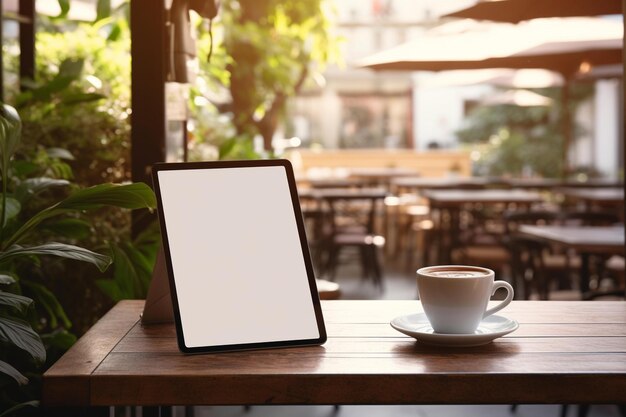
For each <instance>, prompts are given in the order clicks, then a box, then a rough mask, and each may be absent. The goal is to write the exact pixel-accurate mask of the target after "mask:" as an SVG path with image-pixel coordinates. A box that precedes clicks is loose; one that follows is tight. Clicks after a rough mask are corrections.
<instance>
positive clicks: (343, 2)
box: [287, 0, 471, 149]
mask: <svg viewBox="0 0 626 417" xmlns="http://www.w3.org/2000/svg"><path fill="white" fill-rule="evenodd" d="M469 3H471V1H469ZM334 4H335V7H336V34H337V35H338V36H339V37H340V39H341V40H340V50H341V56H342V59H343V60H344V62H343V63H342V65H333V66H331V67H329V68H327V69H326V70H325V71H324V73H323V74H320V76H317V77H315V80H316V84H315V85H313V86H309V87H308V88H307V89H306V90H305V91H304V92H302V93H301V94H300V95H299V96H298V97H297V98H296V99H294V100H293V101H292V103H291V105H290V110H289V116H290V117H289V119H290V126H288V128H287V130H288V132H287V133H290V134H294V135H296V136H299V137H300V138H302V139H303V141H304V144H305V146H306V145H310V144H319V145H320V146H322V147H325V148H392V149H393V148H413V147H425V146H427V144H420V143H419V142H418V141H417V139H418V134H417V132H418V131H420V128H421V126H416V125H415V120H416V117H415V116H416V114H414V113H415V112H416V111H417V110H416V103H417V100H418V98H417V97H415V83H416V81H415V77H414V76H413V75H412V74H411V73H409V72H390V71H387V72H380V73H377V72H374V71H371V70H367V69H358V68H355V67H354V63H355V62H356V61H358V60H359V59H361V58H363V57H365V56H368V55H370V54H372V53H374V52H377V51H381V50H383V49H387V48H391V47H393V46H395V45H398V44H400V43H403V42H405V41H407V40H409V39H413V38H415V37H417V36H419V34H420V33H422V32H423V31H425V30H427V29H429V28H431V27H433V26H435V25H437V24H438V23H439V16H440V15H442V14H444V13H447V12H449V11H451V10H454V9H456V8H460V7H463V6H464V5H467V4H468V1H467V0H439V1H434V0H433V1H428V0H421V1H415V0H370V1H368V2H366V1H363V0H337V1H336V2H335V3H334ZM442 106H443V107H449V106H448V104H447V100H443V102H442ZM441 123H442V124H443V125H450V123H449V122H448V121H447V120H443V121H441ZM424 126H427V124H424ZM419 136H422V135H419ZM423 136H424V137H427V136H437V138H438V136H439V135H438V134H435V135H430V134H424V135H423ZM444 139H449V138H444ZM422 145H423V146H422Z"/></svg>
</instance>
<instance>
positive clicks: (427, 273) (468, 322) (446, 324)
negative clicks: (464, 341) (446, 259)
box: [417, 265, 513, 334]
mask: <svg viewBox="0 0 626 417" xmlns="http://www.w3.org/2000/svg"><path fill="white" fill-rule="evenodd" d="M494 277H495V273H494V272H493V271H492V270H491V269H487V268H482V267H478V266H466V265H440V266H427V267H424V268H420V269H418V270H417V288H418V291H419V294H420V301H421V303H422V307H423V308H424V313H426V317H427V318H428V321H429V322H430V325H431V326H432V328H433V330H434V331H435V332H436V333H452V334H472V333H474V332H475V331H476V329H477V328H478V325H479V324H480V322H481V321H482V320H483V319H484V318H485V317H488V316H490V315H492V314H493V313H495V312H497V311H500V310H502V309H503V308H504V307H506V306H507V305H509V303H510V302H511V300H513V287H512V286H511V284H509V283H508V282H506V281H494ZM498 288H506V290H507V296H506V298H505V299H504V300H503V301H501V302H500V303H499V304H498V305H496V306H495V307H493V308H490V309H488V310H487V303H488V302H489V299H490V298H491V296H492V295H493V294H494V293H495V292H496V290H497V289H498Z"/></svg>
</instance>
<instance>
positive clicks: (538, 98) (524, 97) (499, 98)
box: [481, 90, 552, 107]
mask: <svg viewBox="0 0 626 417" xmlns="http://www.w3.org/2000/svg"><path fill="white" fill-rule="evenodd" d="M481 104H482V105H484V106H499V105H502V104H506V105H510V106H520V107H534V106H550V105H551V104H552V99H551V98H549V97H546V96H542V95H541V94H537V93H533V92H532V91H528V90H508V91H502V92H500V93H495V94H492V95H490V96H489V97H487V98H485V99H484V100H482V101H481Z"/></svg>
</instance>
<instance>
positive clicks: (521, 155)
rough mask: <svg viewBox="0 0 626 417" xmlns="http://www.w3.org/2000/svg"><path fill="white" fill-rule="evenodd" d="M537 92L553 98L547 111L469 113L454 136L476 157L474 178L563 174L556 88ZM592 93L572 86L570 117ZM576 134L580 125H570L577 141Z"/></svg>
mask: <svg viewBox="0 0 626 417" xmlns="http://www.w3.org/2000/svg"><path fill="white" fill-rule="evenodd" d="M538 91H539V92H540V93H541V94H543V95H546V96H549V97H551V98H552V99H553V102H552V103H553V104H552V106H551V107H545V106H533V107H520V106H512V105H499V106H489V107H485V106H481V107H478V108H476V110H475V111H473V112H472V113H470V115H469V116H468V118H467V119H466V121H465V126H464V127H463V129H461V130H459V131H457V132H456V134H457V136H458V137H459V139H460V140H461V142H463V143H466V144H471V145H472V146H473V147H474V151H475V152H476V154H477V155H479V156H480V158H477V160H476V163H475V168H476V170H477V172H476V174H481V175H494V176H500V175H504V176H511V175H513V176H519V175H523V174H532V175H540V176H542V177H548V178H550V177H552V178H556V177H558V176H559V175H561V171H562V170H561V163H562V159H563V158H562V149H563V148H562V140H563V126H562V119H561V113H562V112H561V106H560V100H559V98H560V89H557V88H548V89H540V90H538ZM591 92H592V87H590V86H589V85H578V86H575V88H572V94H571V98H572V99H571V102H570V105H571V109H570V111H571V112H572V114H575V111H576V108H577V106H578V105H580V103H581V102H582V101H583V100H585V99H587V98H588V97H589V96H590V94H591ZM580 133H581V128H580V126H574V134H575V137H576V136H577V135H579V134H580Z"/></svg>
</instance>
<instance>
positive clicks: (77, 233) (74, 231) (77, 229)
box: [41, 218, 91, 239]
mask: <svg viewBox="0 0 626 417" xmlns="http://www.w3.org/2000/svg"><path fill="white" fill-rule="evenodd" d="M41 228H42V229H45V230H48V231H50V232H52V233H54V234H55V235H56V236H63V237H67V238H70V239H84V238H86V237H87V236H89V234H90V233H91V224H89V222H86V221H85V220H81V219H74V218H67V219H52V220H50V222H46V223H45V224H43V225H42V226H41Z"/></svg>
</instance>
